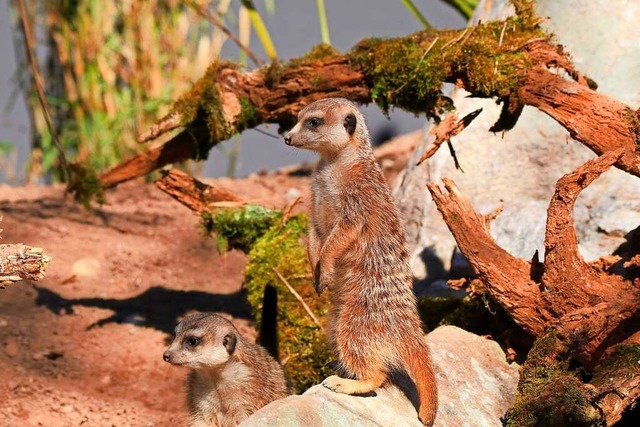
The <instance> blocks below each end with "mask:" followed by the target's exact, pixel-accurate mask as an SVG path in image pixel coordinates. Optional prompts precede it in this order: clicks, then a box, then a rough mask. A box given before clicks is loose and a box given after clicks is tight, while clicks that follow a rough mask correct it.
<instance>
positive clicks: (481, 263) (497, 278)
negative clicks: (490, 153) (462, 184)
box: [427, 178, 553, 336]
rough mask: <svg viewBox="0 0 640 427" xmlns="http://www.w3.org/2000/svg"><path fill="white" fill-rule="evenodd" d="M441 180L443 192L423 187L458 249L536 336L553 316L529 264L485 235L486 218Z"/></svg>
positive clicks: (432, 187) (508, 307)
mask: <svg viewBox="0 0 640 427" xmlns="http://www.w3.org/2000/svg"><path fill="white" fill-rule="evenodd" d="M443 182H444V185H445V188H446V189H447V191H448V193H447V194H445V193H444V192H443V191H442V190H441V188H440V187H439V186H437V185H436V184H433V183H429V184H427V187H428V189H429V192H431V196H432V197H433V201H434V202H435V203H436V206H437V207H438V210H439V211H440V212H441V213H442V216H443V218H444V220H445V222H446V223H447V227H449V230H451V233H452V234H453V236H454V238H455V239H456V242H457V244H458V247H459V248H460V251H461V252H462V253H463V254H464V256H465V257H466V258H467V259H468V261H469V263H470V264H471V265H472V266H473V268H474V270H475V271H476V273H477V274H478V276H479V278H480V280H482V283H483V284H484V285H485V287H486V289H487V290H488V291H489V292H490V293H491V295H492V296H493V297H494V298H495V299H496V300H497V301H498V303H499V304H500V305H501V306H502V307H504V309H505V310H506V311H507V313H508V314H509V315H510V316H511V317H512V318H513V320H514V321H515V322H516V323H518V324H519V325H520V326H522V327H523V328H524V329H525V330H526V331H528V332H530V333H532V334H533V335H534V336H540V335H541V334H542V333H543V332H544V330H545V328H546V326H547V325H548V322H549V321H550V320H551V319H553V316H552V315H551V314H550V313H548V312H547V311H546V309H545V307H544V304H543V303H542V302H543V299H542V291H541V290H540V287H539V285H538V284H537V283H535V282H534V281H533V280H532V279H531V266H530V264H529V263H528V262H526V261H524V260H522V259H520V258H516V257H514V256H512V255H511V254H509V253H508V252H507V251H505V250H504V249H502V248H501V247H500V246H499V245H498V244H497V243H496V242H495V241H494V240H493V238H492V237H491V235H490V234H489V226H488V219H487V218H486V217H484V216H483V215H480V214H479V213H478V212H476V211H475V210H474V209H473V206H471V202H470V201H469V199H467V198H466V197H464V195H463V194H462V193H460V191H459V190H458V188H457V187H456V185H455V184H454V183H453V182H452V181H451V180H449V179H447V178H444V179H443Z"/></svg>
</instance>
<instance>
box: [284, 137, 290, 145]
mask: <svg viewBox="0 0 640 427" xmlns="http://www.w3.org/2000/svg"><path fill="white" fill-rule="evenodd" d="M284 143H285V144H287V145H291V137H290V136H285V137H284Z"/></svg>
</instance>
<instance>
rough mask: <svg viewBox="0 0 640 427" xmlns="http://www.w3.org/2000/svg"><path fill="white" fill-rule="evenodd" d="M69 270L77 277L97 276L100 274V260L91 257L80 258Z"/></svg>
mask: <svg viewBox="0 0 640 427" xmlns="http://www.w3.org/2000/svg"><path fill="white" fill-rule="evenodd" d="M71 270H72V274H73V275H75V276H78V277H97V276H98V275H99V274H100V261H99V260H98V259H97V258H92V257H84V258H80V259H79V260H77V261H76V262H74V263H73V266H72V267H71Z"/></svg>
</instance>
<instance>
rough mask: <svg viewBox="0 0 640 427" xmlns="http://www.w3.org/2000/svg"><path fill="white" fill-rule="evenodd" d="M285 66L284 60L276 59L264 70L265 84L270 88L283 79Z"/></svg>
mask: <svg viewBox="0 0 640 427" xmlns="http://www.w3.org/2000/svg"><path fill="white" fill-rule="evenodd" d="M283 75H284V66H283V65H282V62H280V61H278V60H275V61H273V62H272V63H271V64H269V65H268V66H267V68H266V69H265V70H264V85H265V86H266V87H267V88H268V89H273V87H274V86H275V85H277V84H278V83H280V82H281V81H282V76H283Z"/></svg>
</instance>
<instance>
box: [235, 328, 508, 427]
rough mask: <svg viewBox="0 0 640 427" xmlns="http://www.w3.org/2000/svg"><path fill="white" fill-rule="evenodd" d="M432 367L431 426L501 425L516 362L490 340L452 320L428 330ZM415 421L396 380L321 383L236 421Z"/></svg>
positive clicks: (249, 424)
mask: <svg viewBox="0 0 640 427" xmlns="http://www.w3.org/2000/svg"><path fill="white" fill-rule="evenodd" d="M427 341H428V343H429V347H430V348H431V353H432V359H433V363H434V367H435V370H436V379H437V383H438V393H439V404H438V415H437V417H436V422H435V425H434V426H435V427H464V426H469V427H471V426H483V427H485V426H486V427H491V426H496V427H499V426H502V423H501V421H500V417H502V416H503V415H504V414H505V412H506V411H507V409H509V408H510V407H511V406H512V404H513V401H514V398H515V393H516V387H517V385H518V378H519V374H518V365H516V364H515V363H514V364H508V363H507V362H506V360H505V355H504V353H503V352H502V350H501V349H500V347H499V346H498V344H496V343H495V342H493V341H490V340H488V339H485V338H482V337H479V336H477V335H474V334H471V333H469V332H466V331H464V330H462V329H460V328H457V327H455V326H441V327H439V328H437V329H436V330H434V331H433V332H431V333H430V334H428V335H427ZM276 425H277V426H287V427H289V426H291V427H294V426H300V427H314V426H334V425H335V426H338V425H348V426H362V427H367V426H384V427H387V426H407V427H411V426H415V427H420V426H421V425H422V424H421V423H420V422H419V421H418V418H417V413H416V410H415V408H414V407H413V406H412V405H411V403H410V402H409V400H408V399H407V398H406V397H405V396H404V394H403V393H402V392H401V391H400V390H399V389H398V388H396V387H395V386H386V387H384V388H381V389H378V390H376V396H372V397H358V396H347V395H344V394H338V393H334V392H332V391H330V390H328V389H326V388H324V387H322V386H321V385H316V386H313V387H311V388H310V389H309V390H307V391H306V392H305V393H304V394H303V395H301V396H290V397H288V398H286V399H282V400H279V401H276V402H273V403H271V404H269V405H267V406H266V407H264V408H262V409H261V410H260V411H258V412H256V413H255V414H253V415H252V416H251V417H250V418H249V419H247V420H246V421H245V422H243V423H242V424H241V426H243V427H262V426H276Z"/></svg>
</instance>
